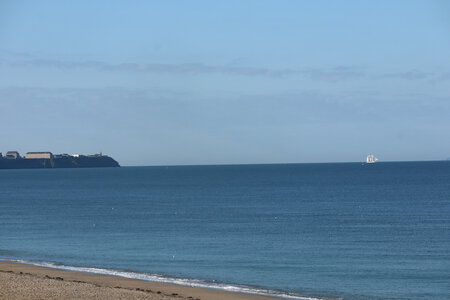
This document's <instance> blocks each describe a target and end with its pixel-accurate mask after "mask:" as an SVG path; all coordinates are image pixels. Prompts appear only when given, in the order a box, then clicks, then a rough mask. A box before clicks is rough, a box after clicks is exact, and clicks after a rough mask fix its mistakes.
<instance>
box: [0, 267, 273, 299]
mask: <svg viewBox="0 0 450 300" xmlns="http://www.w3.org/2000/svg"><path fill="white" fill-rule="evenodd" d="M0 299H8V300H13V299H155V300H156V299H158V300H159V299H217V300H232V299H244V300H264V299H266V300H267V299H274V298H270V297H265V296H259V295H251V294H242V293H234V292H226V291H220V290H213V289H202V288H192V287H186V286H179V285H173V284H164V283H153V282H147V281H142V280H136V279H128V278H121V277H114V276H105V275H97V274H90V273H81V272H70V271H63V270H58V269H51V268H44V267H38V266H31V265H26V264H20V263H14V262H8V261H0Z"/></svg>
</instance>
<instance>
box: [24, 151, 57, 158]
mask: <svg viewBox="0 0 450 300" xmlns="http://www.w3.org/2000/svg"><path fill="white" fill-rule="evenodd" d="M52 157H53V154H52V153H51V152H28V153H27V154H26V155H25V158H27V159H36V158H46V159H50V158H52Z"/></svg>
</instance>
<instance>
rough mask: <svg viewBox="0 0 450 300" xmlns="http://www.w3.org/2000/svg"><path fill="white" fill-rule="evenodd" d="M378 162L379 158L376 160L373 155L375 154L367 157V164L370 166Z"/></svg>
mask: <svg viewBox="0 0 450 300" xmlns="http://www.w3.org/2000/svg"><path fill="white" fill-rule="evenodd" d="M377 161H378V158H376V157H375V155H373V154H369V155H367V157H366V163H368V164H373V163H376V162H377Z"/></svg>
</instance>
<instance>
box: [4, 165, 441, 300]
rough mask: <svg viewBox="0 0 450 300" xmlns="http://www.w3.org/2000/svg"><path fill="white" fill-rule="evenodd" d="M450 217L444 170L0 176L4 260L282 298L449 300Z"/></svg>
mask: <svg viewBox="0 0 450 300" xmlns="http://www.w3.org/2000/svg"><path fill="white" fill-rule="evenodd" d="M449 215H450V162H448V161H442V162H402V163H377V164H372V165H362V164H361V163H345V164H342V163H341V164H286V165H235V166H234V165H229V166H182V167H122V168H104V169H103V168H99V169H49V170H0V257H3V258H13V259H22V260H27V261H31V262H35V263H41V264H42V263H43V264H47V265H48V264H49V263H50V264H51V265H52V266H55V264H62V265H64V266H61V265H57V266H58V267H64V268H73V267H89V268H93V267H96V268H100V269H101V270H106V271H104V272H113V273H117V274H118V275H123V276H124V274H132V275H126V276H134V277H143V276H144V277H145V276H153V277H146V278H147V279H149V280H165V281H170V282H173V281H177V282H178V283H183V284H192V285H197V286H209V287H211V286H212V287H218V288H224V289H236V290H242V289H246V291H247V292H252V291H253V292H268V293H275V294H278V295H284V296H286V295H287V294H294V295H297V296H308V297H318V298H326V297H329V298H343V299H445V298H447V299H448V298H450V297H449V295H450V291H449V285H448V280H449V278H450V254H449V253H450V251H449V250H450V218H449ZM89 270H90V271H95V270H94V269H89ZM102 272H103V271H102ZM118 272H119V273H118ZM120 272H121V273H120ZM157 278H158V279H157Z"/></svg>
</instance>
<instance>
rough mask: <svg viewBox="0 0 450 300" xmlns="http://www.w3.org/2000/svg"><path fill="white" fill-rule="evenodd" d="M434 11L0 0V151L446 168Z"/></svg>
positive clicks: (439, 5)
mask: <svg viewBox="0 0 450 300" xmlns="http://www.w3.org/2000/svg"><path fill="white" fill-rule="evenodd" d="M449 53H450V3H449V2H448V1H395V2H391V1H378V2H376V3H370V2H360V1H345V2H336V1H314V2H313V1H311V2H308V1H276V2H275V1H245V2H241V1H227V2H224V3H221V2H219V3H217V2H208V1H190V2H166V1H155V2H148V1H134V2H131V3H128V2H127V3H126V2H111V1H96V2H94V3H91V2H89V1H76V2H71V1H40V2H34V1H9V2H7V1H4V2H1V3H0V78H1V81H0V128H1V130H0V140H1V144H0V152H3V154H5V153H6V151H8V150H17V151H19V152H20V153H21V154H22V155H24V154H25V153H26V152H32V151H51V152H53V153H69V154H93V153H99V152H103V153H104V154H106V155H109V156H111V157H113V158H115V159H116V160H117V161H118V162H119V163H120V164H121V165H124V166H156V165H160V166H167V165H215V164H265V163H321V162H359V161H363V160H364V159H365V157H366V155H368V154H370V153H373V154H375V155H376V156H377V157H378V158H379V159H380V161H423V160H446V159H448V157H450V131H449V129H450V118H449V116H450V56H449Z"/></svg>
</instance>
